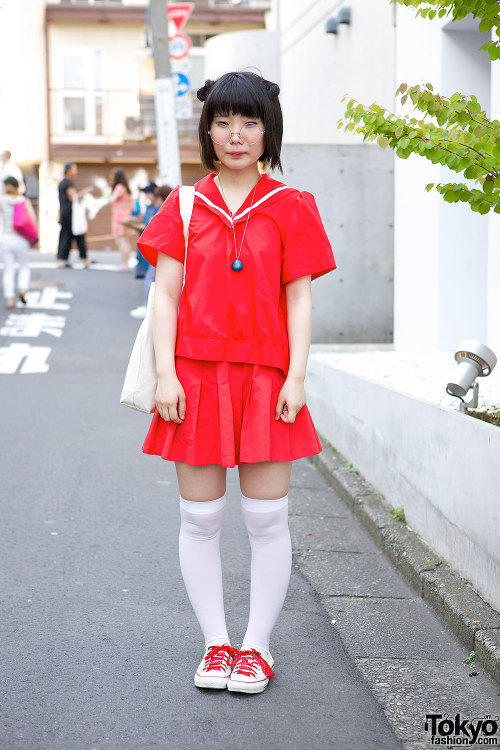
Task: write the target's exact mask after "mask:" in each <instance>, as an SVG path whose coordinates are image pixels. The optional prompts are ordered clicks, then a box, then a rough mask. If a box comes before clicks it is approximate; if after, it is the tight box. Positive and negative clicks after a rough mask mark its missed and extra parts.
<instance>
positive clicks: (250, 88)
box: [197, 71, 283, 173]
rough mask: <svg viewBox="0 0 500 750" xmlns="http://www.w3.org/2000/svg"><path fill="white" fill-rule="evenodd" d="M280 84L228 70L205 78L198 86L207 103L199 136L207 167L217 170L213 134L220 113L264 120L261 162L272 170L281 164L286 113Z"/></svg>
mask: <svg viewBox="0 0 500 750" xmlns="http://www.w3.org/2000/svg"><path fill="white" fill-rule="evenodd" d="M279 93H280V88H279V86H278V84H276V83H272V82H271V81H266V80H265V78H262V76H259V75H257V74H256V73H250V72H248V71H243V72H241V73H224V75H222V76H220V78H217V80H216V81H211V80H208V81H205V85H204V86H202V87H201V89H198V91H197V96H198V99H199V100H200V101H202V102H204V104H203V110H202V112H201V117H200V124H199V128H198V138H199V141H200V153H201V161H202V163H203V166H204V167H206V168H207V169H214V168H215V163H216V161H217V155H216V153H215V150H214V147H213V144H212V140H211V138H210V135H209V130H210V126H211V125H212V120H213V119H214V117H215V116H216V115H229V113H232V114H233V115H242V116H243V117H258V118H260V119H261V120H262V122H263V123H264V130H265V131H266V132H265V136H264V137H265V148H264V151H263V153H262V155H261V157H260V161H262V162H265V163H268V164H269V166H270V168H271V169H276V168H277V169H279V170H280V172H281V173H283V168H282V166H281V160H280V152H281V140H282V138H283V115H282V113H281V106H280V102H279V99H278V96H279Z"/></svg>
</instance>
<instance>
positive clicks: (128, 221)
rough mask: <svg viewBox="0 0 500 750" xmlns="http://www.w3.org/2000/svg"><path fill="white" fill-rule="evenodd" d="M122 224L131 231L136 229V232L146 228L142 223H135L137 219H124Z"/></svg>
mask: <svg viewBox="0 0 500 750" xmlns="http://www.w3.org/2000/svg"><path fill="white" fill-rule="evenodd" d="M121 223H122V224H125V226H126V227H131V228H132V229H136V230H137V231H138V232H143V231H144V229H145V228H146V225H145V224H143V223H142V221H137V219H135V220H134V219H126V220H125V221H122V222H121Z"/></svg>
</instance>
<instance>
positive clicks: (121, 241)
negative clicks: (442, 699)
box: [115, 234, 130, 268]
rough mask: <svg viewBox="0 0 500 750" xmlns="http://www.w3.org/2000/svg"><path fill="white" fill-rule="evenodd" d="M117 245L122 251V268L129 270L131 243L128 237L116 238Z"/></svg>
mask: <svg viewBox="0 0 500 750" xmlns="http://www.w3.org/2000/svg"><path fill="white" fill-rule="evenodd" d="M115 239H116V245H117V248H118V250H119V251H120V261H121V266H122V268H128V261H129V258H130V242H129V239H128V237H127V235H125V234H123V235H121V236H118V237H115Z"/></svg>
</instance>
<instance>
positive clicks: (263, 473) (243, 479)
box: [238, 461, 292, 500]
mask: <svg viewBox="0 0 500 750" xmlns="http://www.w3.org/2000/svg"><path fill="white" fill-rule="evenodd" d="M238 471H239V475H240V489H241V492H242V493H243V495H246V497H253V498H256V499H257V498H258V499H260V500H276V499H278V498H281V497H283V496H284V495H286V494H287V493H288V489H289V487H290V476H291V473H292V461H261V462H260V463H255V464H240V465H239V466H238Z"/></svg>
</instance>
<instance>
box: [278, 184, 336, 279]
mask: <svg viewBox="0 0 500 750" xmlns="http://www.w3.org/2000/svg"><path fill="white" fill-rule="evenodd" d="M336 267H337V266H336V264H335V259H334V257H333V251H332V247H331V245H330V241H329V239H328V237H327V234H326V232H325V228H324V226H323V222H322V221H321V217H320V215H319V211H318V207H317V206H316V201H315V200H314V196H313V195H312V193H308V192H307V191H305V190H304V191H303V192H301V193H299V194H298V196H297V202H296V204H295V206H294V207H293V209H292V211H291V214H290V221H289V223H288V227H287V230H286V237H285V242H284V248H283V267H282V273H281V283H282V284H286V283H288V282H289V281H292V280H293V279H298V278H300V277H301V276H309V274H310V275H311V281H312V280H313V279H317V278H318V277H319V276H323V275H324V274H325V273H328V272H329V271H333V270H334V269H335V268H336Z"/></svg>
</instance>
